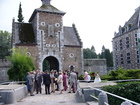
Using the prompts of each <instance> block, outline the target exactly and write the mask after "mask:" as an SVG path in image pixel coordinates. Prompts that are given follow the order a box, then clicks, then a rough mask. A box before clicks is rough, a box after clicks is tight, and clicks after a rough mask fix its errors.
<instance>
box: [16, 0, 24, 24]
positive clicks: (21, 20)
mask: <svg viewBox="0 0 140 105" xmlns="http://www.w3.org/2000/svg"><path fill="white" fill-rule="evenodd" d="M23 19H24V17H23V15H22V8H21V2H20V4H19V10H18V19H17V20H18V21H19V22H23Z"/></svg>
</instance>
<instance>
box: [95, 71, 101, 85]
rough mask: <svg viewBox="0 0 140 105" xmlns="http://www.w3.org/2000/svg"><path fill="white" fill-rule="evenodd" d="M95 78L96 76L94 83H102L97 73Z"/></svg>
mask: <svg viewBox="0 0 140 105" xmlns="http://www.w3.org/2000/svg"><path fill="white" fill-rule="evenodd" d="M94 76H95V79H94V83H99V82H101V79H100V76H99V75H98V74H97V73H95V74H94Z"/></svg>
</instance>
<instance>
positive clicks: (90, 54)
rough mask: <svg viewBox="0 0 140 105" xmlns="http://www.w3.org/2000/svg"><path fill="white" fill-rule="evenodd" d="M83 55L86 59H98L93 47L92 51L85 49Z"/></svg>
mask: <svg viewBox="0 0 140 105" xmlns="http://www.w3.org/2000/svg"><path fill="white" fill-rule="evenodd" d="M83 55H84V59H93V58H97V54H96V51H95V48H94V46H92V47H91V49H89V48H86V49H83Z"/></svg>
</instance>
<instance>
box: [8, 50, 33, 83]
mask: <svg viewBox="0 0 140 105" xmlns="http://www.w3.org/2000/svg"><path fill="white" fill-rule="evenodd" d="M26 52H27V49H24V50H23V49H21V48H17V49H13V54H12V55H11V56H9V57H7V58H8V59H9V60H10V61H11V63H12V67H11V68H10V69H9V70H8V72H7V74H8V76H9V79H10V80H13V81H23V80H25V77H26V75H27V72H29V71H32V70H35V65H34V63H33V59H32V58H31V57H29V56H27V54H26Z"/></svg>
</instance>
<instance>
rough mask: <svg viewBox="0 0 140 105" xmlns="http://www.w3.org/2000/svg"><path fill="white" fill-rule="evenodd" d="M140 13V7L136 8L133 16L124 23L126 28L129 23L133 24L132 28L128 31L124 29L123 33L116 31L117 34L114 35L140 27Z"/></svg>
mask: <svg viewBox="0 0 140 105" xmlns="http://www.w3.org/2000/svg"><path fill="white" fill-rule="evenodd" d="M139 13H140V7H138V8H137V9H136V10H135V13H134V14H133V15H132V16H131V18H130V19H129V20H128V21H127V22H126V23H125V24H124V26H123V28H126V27H128V25H130V24H131V28H130V29H129V30H127V31H124V32H123V33H120V32H118V33H116V35H115V36H114V38H116V37H118V36H120V35H123V34H125V33H128V32H130V31H132V30H134V29H137V28H138V20H139Z"/></svg>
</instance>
